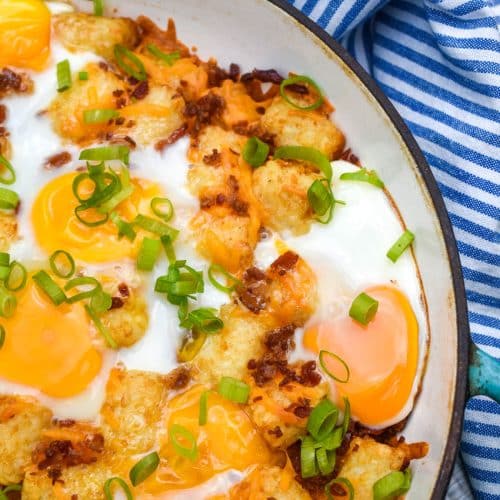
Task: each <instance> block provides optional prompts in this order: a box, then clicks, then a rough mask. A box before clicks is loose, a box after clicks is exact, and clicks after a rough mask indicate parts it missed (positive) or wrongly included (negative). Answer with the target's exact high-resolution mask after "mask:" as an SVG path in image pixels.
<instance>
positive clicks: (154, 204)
mask: <svg viewBox="0 0 500 500" xmlns="http://www.w3.org/2000/svg"><path fill="white" fill-rule="evenodd" d="M161 205H166V210H161V209H160V208H159V207H160V206H161ZM151 210H152V211H153V213H154V214H155V215H156V216H157V217H159V218H160V219H163V220H164V221H165V222H168V221H169V220H171V219H172V217H173V216H174V206H173V205H172V202H171V201H170V200H169V199H168V198H159V197H156V198H153V199H152V200H151Z"/></svg>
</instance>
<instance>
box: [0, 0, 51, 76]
mask: <svg viewBox="0 0 500 500" xmlns="http://www.w3.org/2000/svg"><path fill="white" fill-rule="evenodd" d="M49 44H50V11H49V9H48V8H47V6H46V5H45V2H43V1H42V0H0V66H8V65H10V66H17V67H20V68H30V69H35V70H40V69H43V67H44V65H45V62H46V60H47V57H48V55H49Z"/></svg>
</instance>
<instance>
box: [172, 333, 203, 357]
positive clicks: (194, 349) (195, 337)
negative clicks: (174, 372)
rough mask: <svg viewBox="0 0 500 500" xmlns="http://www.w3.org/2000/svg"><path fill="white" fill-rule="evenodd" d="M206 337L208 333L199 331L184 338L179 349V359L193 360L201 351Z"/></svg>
mask: <svg viewBox="0 0 500 500" xmlns="http://www.w3.org/2000/svg"><path fill="white" fill-rule="evenodd" d="M206 339H207V334H206V333H203V332H198V331H194V332H191V334H190V336H189V337H186V338H185V339H184V342H183V344H182V347H181V348H180V350H179V354H178V358H179V361H180V362H181V363H186V362H188V361H192V360H193V359H194V358H195V356H196V355H197V354H198V353H199V352H200V350H201V348H202V347H203V344H204V343H205V340H206Z"/></svg>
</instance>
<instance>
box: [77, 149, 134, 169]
mask: <svg viewBox="0 0 500 500" xmlns="http://www.w3.org/2000/svg"><path fill="white" fill-rule="evenodd" d="M129 156H130V149H129V148H128V147H127V146H101V147H97V148H90V149H84V150H83V151H82V152H81V153H80V160H87V161H110V160H120V161H122V162H123V163H125V165H128V164H129Z"/></svg>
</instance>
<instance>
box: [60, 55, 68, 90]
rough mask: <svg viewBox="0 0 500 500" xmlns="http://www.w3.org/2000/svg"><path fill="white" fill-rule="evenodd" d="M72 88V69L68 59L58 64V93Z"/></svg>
mask: <svg viewBox="0 0 500 500" xmlns="http://www.w3.org/2000/svg"><path fill="white" fill-rule="evenodd" d="M69 88H71V67H70V65H69V61H68V59H65V60H64V61H61V62H59V63H57V91H58V92H64V91H65V90H68V89H69Z"/></svg>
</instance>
